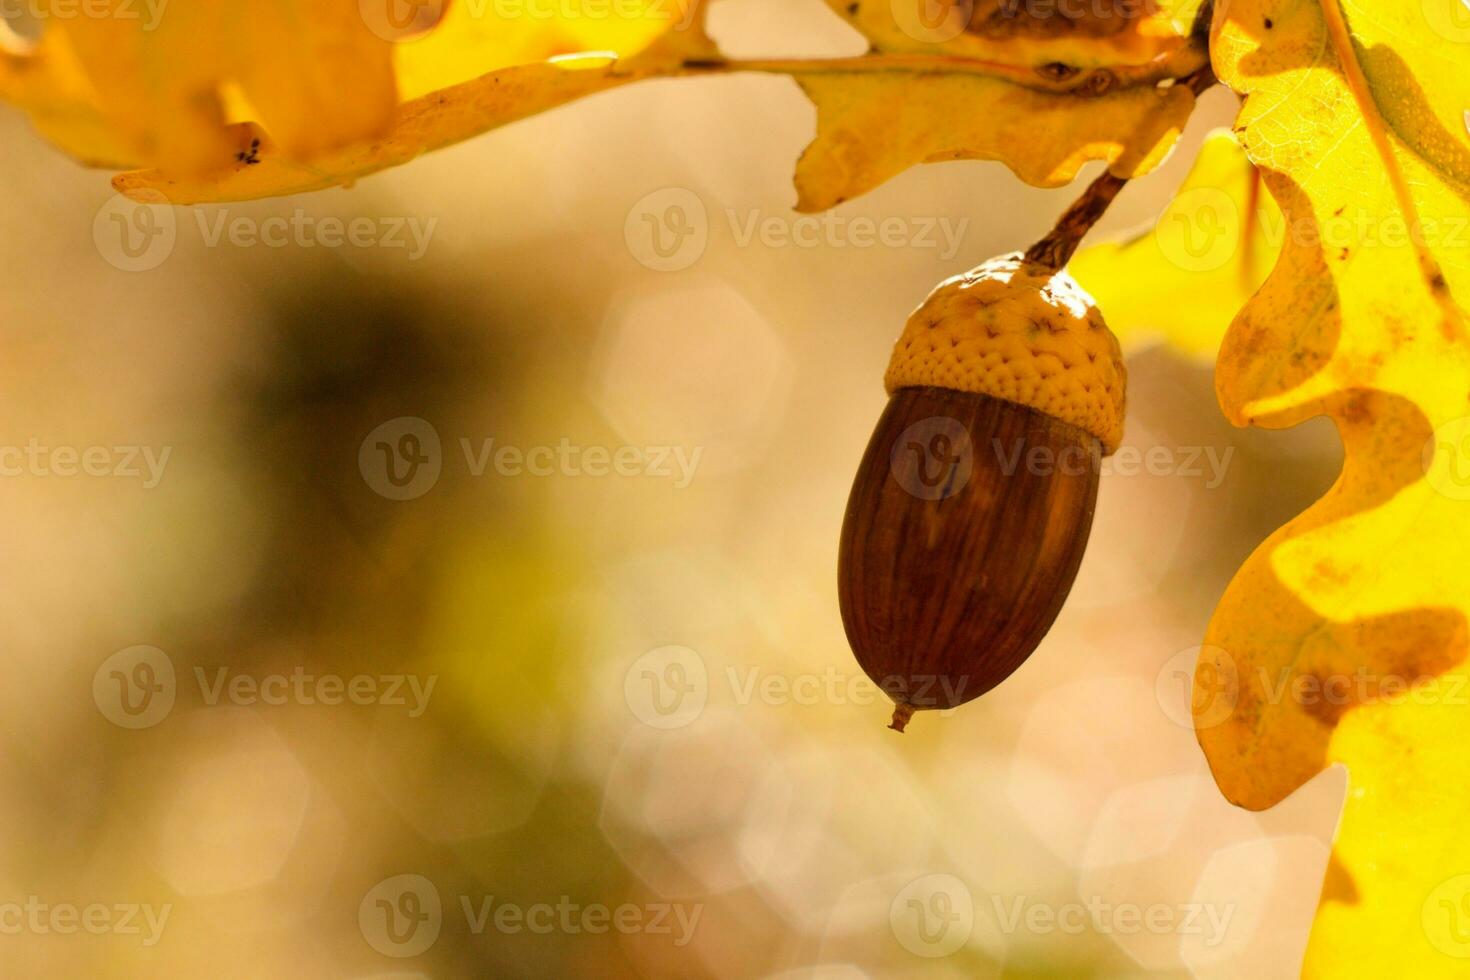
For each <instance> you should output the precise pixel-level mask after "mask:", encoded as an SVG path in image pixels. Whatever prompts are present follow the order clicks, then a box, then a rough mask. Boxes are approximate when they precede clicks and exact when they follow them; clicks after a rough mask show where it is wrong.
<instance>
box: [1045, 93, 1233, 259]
mask: <svg viewBox="0 0 1470 980" xmlns="http://www.w3.org/2000/svg"><path fill="white" fill-rule="evenodd" d="M1217 81H1218V79H1216V78H1215V73H1214V71H1213V70H1211V68H1210V67H1209V66H1208V65H1206V66H1205V67H1203V68H1201V69H1200V70H1199V71H1196V72H1194V73H1193V74H1191V75H1187V76H1185V77H1184V78H1181V79H1180V80H1179V82H1178V84H1180V85H1183V86H1185V87H1186V88H1188V89H1189V90H1190V91H1192V92H1193V93H1194V94H1195V96H1196V97H1198V96H1199V95H1200V94H1201V93H1203V92H1204V91H1205V90H1206V89H1208V88H1209V87H1210V86H1212V85H1214V84H1216V82H1217ZM1127 184H1128V178H1127V177H1115V176H1113V174H1112V172H1111V171H1103V174H1102V176H1101V177H1099V178H1097V180H1094V181H1093V182H1092V183H1091V184H1090V185H1088V188H1087V190H1085V191H1083V192H1082V196H1081V197H1079V198H1077V200H1075V201H1073V202H1072V206H1071V207H1069V208H1068V209H1067V210H1066V211H1065V212H1064V213H1063V214H1062V216H1061V217H1060V218H1058V219H1057V223H1056V226H1055V227H1054V228H1052V230H1051V231H1049V232H1048V233H1047V235H1046V237H1045V238H1043V239H1041V240H1040V241H1039V242H1037V243H1036V244H1035V245H1032V246H1031V247H1030V248H1028V249H1027V250H1026V261H1027V262H1034V263H1036V264H1037V265H1041V266H1045V267H1046V268H1048V269H1052V270H1053V271H1056V272H1060V271H1061V270H1062V269H1063V268H1065V267H1066V265H1067V263H1068V262H1070V261H1071V260H1072V255H1073V253H1075V252H1076V251H1077V246H1079V245H1081V244H1082V239H1084V238H1086V237H1087V233H1088V232H1089V231H1091V230H1092V226H1093V225H1095V224H1097V223H1098V220H1099V219H1101V218H1102V216H1103V215H1104V214H1106V213H1107V210H1108V207H1109V205H1111V204H1112V203H1113V198H1115V197H1117V196H1118V192H1119V191H1121V190H1122V189H1123V188H1124V187H1125V186H1127Z"/></svg>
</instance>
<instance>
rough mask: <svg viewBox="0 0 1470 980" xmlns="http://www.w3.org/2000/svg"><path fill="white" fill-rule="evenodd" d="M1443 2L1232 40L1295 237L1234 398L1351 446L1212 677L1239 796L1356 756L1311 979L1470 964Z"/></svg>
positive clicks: (1454, 267)
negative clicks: (1322, 425) (1323, 424)
mask: <svg viewBox="0 0 1470 980" xmlns="http://www.w3.org/2000/svg"><path fill="white" fill-rule="evenodd" d="M1430 6H1432V4H1428V3H1426V4H1420V3H1393V4H1389V3H1381V2H1377V0H1231V2H1230V3H1226V4H1221V5H1219V9H1218V11H1217V13H1216V18H1215V24H1214V27H1213V35H1214V42H1213V45H1212V50H1213V55H1214V62H1215V68H1216V71H1217V72H1218V74H1219V76H1220V78H1221V79H1222V80H1223V81H1224V82H1226V83H1227V84H1228V85H1229V86H1230V87H1231V88H1233V89H1234V90H1235V91H1237V92H1238V93H1240V94H1241V95H1242V96H1244V102H1243V105H1242V109H1241V113H1240V117H1239V120H1238V122H1237V126H1236V128H1237V132H1238V133H1239V134H1240V137H1241V139H1242V141H1243V143H1244V145H1245V148H1246V151H1247V153H1248V154H1249V155H1250V158H1251V160H1252V161H1253V162H1254V163H1255V164H1256V166H1257V167H1258V168H1260V170H1261V173H1262V177H1263V179H1264V181H1265V183H1266V185H1267V187H1268V188H1269V189H1270V191H1271V193H1272V195H1273V196H1274V197H1275V198H1276V200H1277V202H1278V203H1279V204H1280V205H1281V209H1282V212H1283V214H1284V215H1285V219H1286V225H1285V227H1286V229H1287V233H1286V235H1285V241H1284V244H1283V250H1282V254H1281V258H1280V261H1279V263H1278V264H1277V266H1276V268H1275V270H1274V271H1273V273H1272V274H1271V276H1270V278H1269V279H1268V280H1267V282H1266V283H1265V285H1264V286H1263V287H1262V288H1261V290H1260V292H1259V293H1257V294H1256V296H1255V297H1254V298H1253V299H1252V300H1251V301H1250V303H1249V304H1248V305H1247V306H1246V307H1245V309H1244V310H1243V311H1242V312H1241V314H1240V316H1239V317H1238V319H1237V320H1236V321H1235V323H1234V324H1233V325H1232V326H1231V328H1230V332H1229V334H1228V335H1227V337H1226V340H1225V343H1224V346H1223V348H1222V350H1221V352H1220V360H1219V365H1218V370H1217V375H1216V377H1217V387H1218V391H1219V395H1220V401H1221V404H1222V406H1223V408H1224V410H1225V412H1226V414H1227V415H1228V416H1229V417H1230V418H1231V419H1232V420H1233V421H1235V422H1236V423H1237V424H1241V425H1261V426H1266V427H1270V428H1280V427H1285V426H1289V425H1293V424H1296V423H1298V422H1300V421H1302V420H1304V419H1306V418H1309V417H1312V416H1316V415H1321V414H1326V415H1328V416H1330V417H1331V418H1332V419H1333V420H1334V422H1335V423H1336V425H1337V428H1338V431H1339V433H1340V435H1341V437H1342V440H1343V444H1344V448H1345V452H1346V462H1345V464H1344V468H1343V471H1342V474H1341V476H1340V477H1339V478H1338V480H1337V482H1336V483H1335V484H1334V486H1333V487H1332V488H1331V489H1330V490H1329V491H1328V492H1327V494H1326V495H1325V496H1324V497H1323V498H1322V499H1321V500H1320V501H1318V502H1317V503H1316V504H1315V505H1313V506H1312V507H1311V508H1310V509H1309V510H1307V511H1306V512H1305V513H1304V514H1302V515H1301V516H1300V517H1298V518H1296V519H1295V520H1293V521H1291V522H1290V523H1289V524H1287V525H1286V526H1285V527H1283V528H1281V529H1280V530H1279V531H1277V532H1276V533H1275V534H1274V535H1272V536H1271V537H1270V538H1269V539H1268V540H1267V541H1266V542H1265V543H1263V544H1262V545H1261V546H1260V547H1259V548H1258V549H1257V550H1256V552H1255V553H1254V554H1253V555H1252V556H1251V557H1250V559H1249V560H1248V561H1247V562H1246V564H1245V565H1244V566H1243V567H1242V568H1241V570H1240V572H1239V573H1238V574H1237V576H1236V577H1235V579H1234V581H1233V582H1232V583H1231V585H1230V587H1229V589H1228V590H1227V592H1226V594H1225V595H1224V597H1223V598H1222V600H1221V602H1220V605H1219V607H1218V609H1217V610H1216V612H1215V615H1214V618H1213V620H1212V622H1211V623H1210V627H1209V631H1208V634H1207V640H1206V646H1205V647H1204V649H1203V651H1202V653H1201V656H1200V659H1199V663H1198V667H1197V671H1196V676H1195V688H1194V694H1195V720H1196V727H1197V730H1198V735H1199V740H1200V744H1201V745H1202V746H1203V748H1204V750H1205V754H1206V756H1207V757H1208V759H1209V763H1210V766H1211V768H1212V770H1213V772H1214V774H1215V778H1216V780H1217V781H1218V783H1219V785H1220V787H1221V789H1222V791H1223V792H1224V793H1225V795H1226V796H1227V797H1228V798H1229V799H1231V800H1232V801H1234V802H1236V803H1238V804H1240V805H1242V806H1245V807H1249V808H1251V809H1261V808H1265V807H1269V806H1272V805H1274V804H1276V803H1277V802H1279V801H1280V800H1282V799H1283V798H1284V797H1286V796H1287V795H1288V794H1290V793H1291V792H1292V791H1293V790H1295V789H1296V788H1297V787H1299V786H1300V785H1301V784H1302V783H1304V782H1305V781H1306V780H1308V779H1310V778H1311V777H1312V776H1313V775H1315V774H1316V773H1318V772H1320V771H1321V770H1322V769H1323V768H1324V767H1325V766H1329V765H1332V764H1334V763H1343V764H1345V765H1346V767H1347V770H1348V774H1349V789H1348V794H1347V802H1346V806H1345V809H1344V812H1343V816H1342V822H1341V826H1340V828H1339V830H1338V834H1337V838H1336V842H1335V847H1334V852H1333V859H1332V863H1331V866H1330V868H1329V872H1328V876H1327V881H1326V884H1325V886H1324V889H1323V892H1322V902H1321V906H1320V908H1319V910H1318V913H1317V918H1316V921H1315V925H1314V929H1313V933H1312V937H1311V940H1310V943H1309V947H1308V950H1307V957H1306V962H1305V966H1304V973H1305V975H1307V976H1309V977H1358V976H1362V977H1385V976H1402V977H1416V978H1420V977H1450V976H1465V975H1466V971H1467V969H1470V967H1467V962H1470V961H1467V957H1470V918H1467V911H1470V901H1467V897H1470V838H1467V836H1466V835H1465V833H1464V824H1465V821H1466V819H1467V817H1470V789H1467V787H1470V753H1467V752H1466V751H1465V745H1466V744H1467V741H1470V666H1467V664H1466V655H1467V651H1470V639H1467V626H1466V622H1467V620H1466V616H1467V611H1470V561H1467V554H1466V550H1467V544H1470V469H1467V467H1466V464H1467V458H1466V454H1467V452H1470V334H1467V331H1466V314H1465V310H1464V306H1463V304H1464V303H1465V302H1466V297H1470V261H1467V256H1470V234H1467V225H1470V220H1467V218H1470V141H1467V138H1466V129H1465V117H1464V113H1465V111H1466V109H1467V108H1470V73H1467V72H1466V71H1465V70H1464V69H1465V66H1466V64H1467V63H1470V62H1467V58H1466V56H1467V48H1466V47H1465V46H1464V44H1463V41H1464V40H1465V39H1464V38H1459V39H1458V42H1459V43H1457V39H1455V38H1454V37H1453V36H1452V35H1451V34H1450V33H1447V32H1445V31H1443V30H1441V29H1438V27H1437V23H1436V20H1435V19H1434V18H1432V17H1428V16H1426V12H1427V11H1428V10H1429V8H1430Z"/></svg>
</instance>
